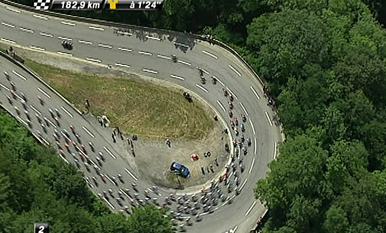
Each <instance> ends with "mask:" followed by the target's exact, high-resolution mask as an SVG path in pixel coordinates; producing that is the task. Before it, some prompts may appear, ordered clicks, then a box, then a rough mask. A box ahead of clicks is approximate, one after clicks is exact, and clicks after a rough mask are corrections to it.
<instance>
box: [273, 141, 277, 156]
mask: <svg viewBox="0 0 386 233" xmlns="http://www.w3.org/2000/svg"><path fill="white" fill-rule="evenodd" d="M276 147H277V144H276V142H275V144H274V151H273V159H275V160H276Z"/></svg>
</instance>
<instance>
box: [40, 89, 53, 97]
mask: <svg viewBox="0 0 386 233" xmlns="http://www.w3.org/2000/svg"><path fill="white" fill-rule="evenodd" d="M38 90H39V91H40V92H41V93H43V95H45V96H47V98H51V96H50V95H48V94H47V93H46V92H45V91H43V90H42V89H41V88H40V87H38Z"/></svg>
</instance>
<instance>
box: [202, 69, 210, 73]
mask: <svg viewBox="0 0 386 233" xmlns="http://www.w3.org/2000/svg"><path fill="white" fill-rule="evenodd" d="M201 70H202V71H203V72H204V73H205V74H209V72H208V71H206V70H204V69H203V68H201Z"/></svg>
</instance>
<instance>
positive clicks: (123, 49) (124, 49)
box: [118, 48, 133, 52]
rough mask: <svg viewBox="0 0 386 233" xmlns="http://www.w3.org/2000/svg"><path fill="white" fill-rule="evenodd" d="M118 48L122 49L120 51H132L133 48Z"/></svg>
mask: <svg viewBox="0 0 386 233" xmlns="http://www.w3.org/2000/svg"><path fill="white" fill-rule="evenodd" d="M118 49H119V50H122V51H126V52H131V51H133V50H131V49H126V48H118Z"/></svg>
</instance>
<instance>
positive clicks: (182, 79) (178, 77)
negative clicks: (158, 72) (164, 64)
mask: <svg viewBox="0 0 386 233" xmlns="http://www.w3.org/2000/svg"><path fill="white" fill-rule="evenodd" d="M170 77H172V78H176V79H179V80H181V81H184V80H185V79H184V78H183V77H180V76H177V75H174V74H171V75H170Z"/></svg>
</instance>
